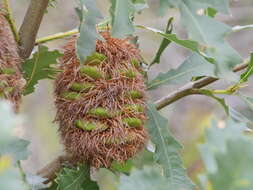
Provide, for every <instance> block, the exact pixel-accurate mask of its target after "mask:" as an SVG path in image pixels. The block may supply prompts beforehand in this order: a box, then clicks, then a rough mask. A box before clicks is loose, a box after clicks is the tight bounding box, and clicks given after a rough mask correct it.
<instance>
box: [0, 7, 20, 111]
mask: <svg viewBox="0 0 253 190" xmlns="http://www.w3.org/2000/svg"><path fill="white" fill-rule="evenodd" d="M1 10H3V9H2V8H1V6H0V99H1V98H4V99H8V100H10V101H11V102H12V103H13V105H14V106H15V109H16V111H17V109H18V107H19V104H20V100H21V94H22V90H23V87H24V85H25V81H24V79H23V78H22V75H21V72H20V66H21V63H22V60H21V58H20V57H19V55H18V47H17V43H16V41H15V39H14V36H13V34H12V31H11V29H10V26H9V23H8V21H7V20H6V18H5V17H4V15H3V14H2V13H1Z"/></svg>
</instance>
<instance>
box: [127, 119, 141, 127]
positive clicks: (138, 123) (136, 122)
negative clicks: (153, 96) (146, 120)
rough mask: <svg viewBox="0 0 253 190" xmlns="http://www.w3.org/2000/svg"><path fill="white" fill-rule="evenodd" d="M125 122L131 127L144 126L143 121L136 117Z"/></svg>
mask: <svg viewBox="0 0 253 190" xmlns="http://www.w3.org/2000/svg"><path fill="white" fill-rule="evenodd" d="M123 122H124V123H126V124H127V125H128V126H129V127H140V126H141V125H142V122H141V120H140V119H138V118H134V117H130V118H124V119H123Z"/></svg>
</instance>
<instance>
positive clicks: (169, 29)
mask: <svg viewBox="0 0 253 190" xmlns="http://www.w3.org/2000/svg"><path fill="white" fill-rule="evenodd" d="M172 22H173V17H171V18H170V19H169V20H168V23H167V26H166V29H165V34H171V32H172V29H173V26H172ZM170 43H171V41H170V40H168V39H166V38H163V40H162V42H161V44H160V47H159V49H158V50H157V52H156V55H155V57H154V59H153V61H152V62H151V63H150V64H149V66H151V65H153V64H156V63H157V64H159V63H160V58H161V55H162V53H163V52H164V50H165V49H166V48H167V47H168V45H169V44H170Z"/></svg>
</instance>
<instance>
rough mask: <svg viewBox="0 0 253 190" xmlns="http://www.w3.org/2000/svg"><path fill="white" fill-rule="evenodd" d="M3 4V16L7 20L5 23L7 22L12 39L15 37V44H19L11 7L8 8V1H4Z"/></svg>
mask: <svg viewBox="0 0 253 190" xmlns="http://www.w3.org/2000/svg"><path fill="white" fill-rule="evenodd" d="M3 4H4V9H5V10H6V13H5V15H4V16H5V18H6V19H7V21H8V22H9V25H10V28H11V31H12V33H13V35H14V37H15V40H16V42H19V35H18V32H17V28H16V24H15V20H14V18H13V14H12V10H11V7H10V1H9V0H4V2H3Z"/></svg>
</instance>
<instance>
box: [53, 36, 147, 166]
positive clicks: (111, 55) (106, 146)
mask: <svg viewBox="0 0 253 190" xmlns="http://www.w3.org/2000/svg"><path fill="white" fill-rule="evenodd" d="M102 35H103V37H104V39H105V41H99V40H98V41H97V44H96V52H97V53H99V54H100V55H99V54H94V55H96V56H94V60H95V61H97V62H98V61H101V62H100V63H99V64H96V70H98V71H99V72H101V73H103V76H104V77H97V78H94V77H90V76H89V73H86V74H85V75H84V74H83V70H82V68H84V67H85V66H84V65H85V64H86V65H88V64H89V63H90V62H92V55H91V56H90V57H89V62H88V63H84V65H80V63H79V61H78V59H77V57H76V54H75V52H76V51H75V39H72V40H71V41H70V42H69V43H68V44H67V45H66V46H65V47H64V50H65V51H64V56H63V58H62V59H61V62H60V63H61V65H60V67H61V68H60V69H61V70H63V72H62V73H60V74H59V75H58V77H57V79H56V83H55V95H56V101H55V104H56V108H57V115H56V121H58V122H59V124H60V128H59V132H60V135H61V138H62V142H63V144H64V145H65V148H66V152H67V153H69V154H71V155H72V156H73V157H74V158H75V161H77V162H88V163H89V164H90V165H91V166H94V167H97V168H98V167H110V165H111V163H112V161H114V160H115V161H118V162H123V161H126V160H127V159H129V158H131V157H133V156H134V155H136V153H138V152H139V151H140V150H142V149H143V147H144V146H145V144H146V142H147V139H148V135H147V132H146V130H145V128H144V123H145V120H146V116H145V113H144V112H143V111H134V110H130V111H129V110H127V109H126V108H125V107H126V106H131V105H138V106H139V107H142V108H145V85H144V80H143V76H142V74H141V72H142V70H141V68H140V67H136V66H135V65H133V64H132V62H133V60H134V62H137V61H138V62H140V59H141V57H140V53H139V50H138V49H137V48H136V47H135V46H134V45H132V44H130V43H129V42H128V40H127V39H124V40H121V39H115V38H112V37H110V34H109V32H103V33H102ZM97 55H99V56H100V57H103V59H101V60H98V59H97ZM103 55H104V56H103ZM122 70H123V71H132V72H133V73H135V76H134V77H126V76H125V73H124V72H122ZM87 72H89V70H88V69H87ZM73 83H78V84H85V83H88V84H92V88H90V89H89V90H87V91H85V92H82V91H80V92H79V93H80V97H79V98H78V99H72V100H70V99H66V98H64V97H62V94H63V93H66V92H70V93H71V92H72V91H73V88H72V85H73ZM132 91H133V92H138V93H140V94H142V96H138V97H134V98H132V97H131V96H126V94H128V93H129V92H132ZM105 112H106V113H109V116H108V117H98V116H97V115H98V114H99V115H101V114H102V113H103V114H105ZM91 113H94V114H95V113H96V114H95V115H94V114H91ZM115 113H117V114H115ZM124 118H132V120H134V121H135V120H136V121H141V122H138V127H130V126H128V125H127V124H126V123H125V121H124ZM77 122H79V123H77ZM96 123H99V124H100V125H102V126H106V128H104V129H103V130H96V128H97V127H93V128H94V130H93V128H89V129H90V130H84V129H83V126H86V125H87V124H89V125H90V124H92V125H94V124H96ZM77 124H79V125H77ZM98 127H99V126H98ZM85 129H86V128H85Z"/></svg>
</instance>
